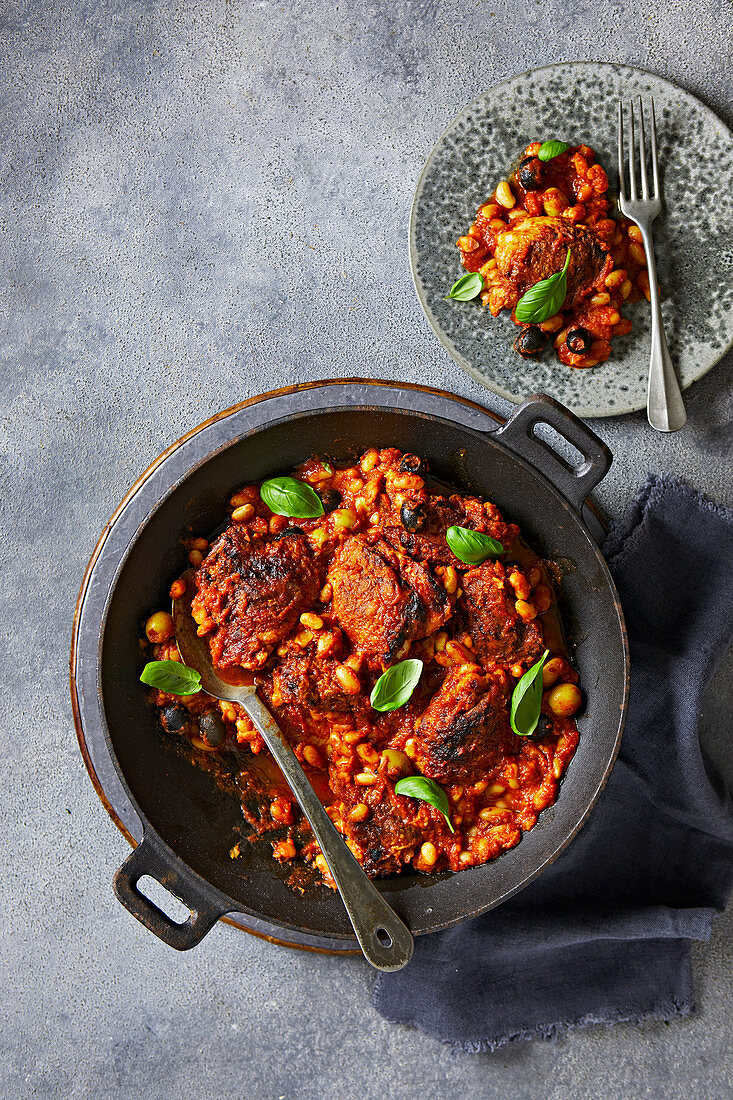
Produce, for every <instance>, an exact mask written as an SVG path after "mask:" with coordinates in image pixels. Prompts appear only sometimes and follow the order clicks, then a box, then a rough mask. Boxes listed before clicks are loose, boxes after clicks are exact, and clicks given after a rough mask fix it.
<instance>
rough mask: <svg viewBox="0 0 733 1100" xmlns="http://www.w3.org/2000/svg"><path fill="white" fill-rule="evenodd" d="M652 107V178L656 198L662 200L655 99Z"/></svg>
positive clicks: (652, 101)
mask: <svg viewBox="0 0 733 1100" xmlns="http://www.w3.org/2000/svg"><path fill="white" fill-rule="evenodd" d="M651 106H652V177H653V179H654V197H655V198H657V199H658V198H660V197H661V191H660V189H659V161H658V160H657V123H656V119H655V118H654V97H653V96H652V97H651Z"/></svg>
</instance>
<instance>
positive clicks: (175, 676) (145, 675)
mask: <svg viewBox="0 0 733 1100" xmlns="http://www.w3.org/2000/svg"><path fill="white" fill-rule="evenodd" d="M140 679H141V680H142V682H143V683H144V684H148V685H149V686H150V687H154V688H157V689H158V691H166V692H167V693H168V694H169V695H196V694H197V692H199V691H201V673H200V672H197V671H196V669H195V668H189V667H188V665H183V664H181V662H180V661H148V663H147V664H146V666H145V668H144V669H143V670H142V673H141V674H140Z"/></svg>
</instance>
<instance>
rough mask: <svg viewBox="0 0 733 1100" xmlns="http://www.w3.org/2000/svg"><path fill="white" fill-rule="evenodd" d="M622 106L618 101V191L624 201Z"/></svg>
mask: <svg viewBox="0 0 733 1100" xmlns="http://www.w3.org/2000/svg"><path fill="white" fill-rule="evenodd" d="M624 176H625V172H624V105H623V103H622V102H621V100H619V101H618V191H619V195H620V196H621V198H622V199H623V200H624V202H625V201H626V181H625V179H624Z"/></svg>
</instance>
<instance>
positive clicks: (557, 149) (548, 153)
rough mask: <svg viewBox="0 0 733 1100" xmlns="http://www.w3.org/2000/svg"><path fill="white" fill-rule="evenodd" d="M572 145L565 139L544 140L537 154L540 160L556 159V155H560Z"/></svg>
mask: <svg viewBox="0 0 733 1100" xmlns="http://www.w3.org/2000/svg"><path fill="white" fill-rule="evenodd" d="M569 148H570V146H569V145H568V144H567V142H565V141H557V139H553V140H552V141H543V142H542V146H541V148H540V151H539V153H538V154H537V156H538V157H539V158H540V160H554V159H555V157H559V156H560V154H561V153H565V152H566V151H567V150H568V149H569Z"/></svg>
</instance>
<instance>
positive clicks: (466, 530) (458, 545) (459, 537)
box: [445, 527, 504, 565]
mask: <svg viewBox="0 0 733 1100" xmlns="http://www.w3.org/2000/svg"><path fill="white" fill-rule="evenodd" d="M445 541H446V542H447V543H448V545H449V546H450V548H451V550H452V551H453V553H454V554H455V556H456V557H457V558H459V559H460V561H465V562H466V564H467V565H480V564H481V562H482V561H486V559H487V558H496V557H498V556H499V554H503V553H504V547H503V546H502V544H501V543H500V542H497V541H496V539H492V538H491V537H490V536H489V535H484V534H483V532H482V531H472V530H471V528H470V527H449V528H448V530H447V531H446V533H445Z"/></svg>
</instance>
